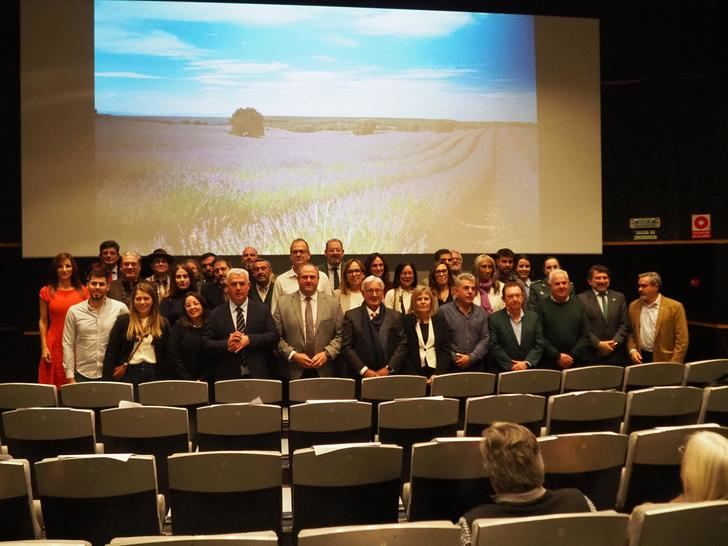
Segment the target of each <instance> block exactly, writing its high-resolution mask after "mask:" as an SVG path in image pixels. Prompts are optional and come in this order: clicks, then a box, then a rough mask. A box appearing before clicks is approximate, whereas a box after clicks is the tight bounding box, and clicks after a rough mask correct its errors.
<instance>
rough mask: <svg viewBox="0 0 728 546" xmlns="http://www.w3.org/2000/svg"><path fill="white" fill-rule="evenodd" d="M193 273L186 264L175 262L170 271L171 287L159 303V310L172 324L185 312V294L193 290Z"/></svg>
mask: <svg viewBox="0 0 728 546" xmlns="http://www.w3.org/2000/svg"><path fill="white" fill-rule="evenodd" d="M192 278H193V273H192V270H190V269H189V268H188V267H187V266H186V265H183V264H175V266H174V268H173V272H172V288H170V290H169V295H168V296H167V297H166V298H164V299H163V300H162V303H160V304H159V312H160V313H162V316H163V317H164V318H166V319H167V320H168V321H169V325H170V326H174V324H175V323H176V322H177V319H178V318H180V317H181V316H182V315H183V314H184V312H185V296H186V295H187V292H189V291H191V290H193V286H192Z"/></svg>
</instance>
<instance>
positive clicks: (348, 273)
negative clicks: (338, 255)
mask: <svg viewBox="0 0 728 546" xmlns="http://www.w3.org/2000/svg"><path fill="white" fill-rule="evenodd" d="M359 273H361V269H349V270H348V271H347V272H346V274H347V275H358V274H359Z"/></svg>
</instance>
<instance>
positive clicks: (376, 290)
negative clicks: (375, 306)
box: [364, 288, 384, 294]
mask: <svg viewBox="0 0 728 546" xmlns="http://www.w3.org/2000/svg"><path fill="white" fill-rule="evenodd" d="M364 292H365V293H366V294H381V293H382V292H384V290H382V289H381V288H367V289H366V290H364Z"/></svg>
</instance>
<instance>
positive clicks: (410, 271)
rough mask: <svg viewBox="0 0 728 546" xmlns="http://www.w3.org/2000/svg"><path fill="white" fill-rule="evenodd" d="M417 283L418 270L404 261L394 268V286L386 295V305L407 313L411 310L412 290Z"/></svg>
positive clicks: (404, 313)
mask: <svg viewBox="0 0 728 546" xmlns="http://www.w3.org/2000/svg"><path fill="white" fill-rule="evenodd" d="M416 285H417V270H416V269H415V266H414V265H413V264H412V263H410V262H404V263H401V264H399V265H397V267H396V268H395V270H394V288H392V289H391V290H389V291H387V294H386V295H385V296H384V306H385V307H387V308H388V309H394V310H395V311H398V312H400V313H402V314H403V315H406V314H407V313H408V312H409V310H410V300H411V298H412V290H413V288H414V287H415V286H416Z"/></svg>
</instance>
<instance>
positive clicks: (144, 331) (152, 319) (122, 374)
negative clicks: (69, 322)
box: [103, 281, 170, 387]
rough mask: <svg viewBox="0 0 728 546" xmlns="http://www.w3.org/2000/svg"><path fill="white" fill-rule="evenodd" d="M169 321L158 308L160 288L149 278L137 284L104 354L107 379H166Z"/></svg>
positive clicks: (104, 372) (105, 378) (143, 380)
mask: <svg viewBox="0 0 728 546" xmlns="http://www.w3.org/2000/svg"><path fill="white" fill-rule="evenodd" d="M169 331H170V328H169V322H167V319H166V318H164V317H163V316H162V315H161V314H160V312H159V299H158V297H157V288H156V287H155V286H154V285H153V284H151V283H150V282H148V281H140V282H139V283H137V285H136V286H135V287H134V294H133V296H132V303H131V306H130V308H129V314H128V315H121V316H119V318H117V319H116V322H115V323H114V326H113V328H112V329H111V333H110V334H109V343H108V345H107V346H106V354H105V355H104V369H103V379H104V381H124V382H125V383H131V384H132V385H134V386H135V387H136V386H138V385H139V384H140V383H145V382H147V381H156V380H158V379H166V378H167V376H168V374H167V367H166V359H167V343H168V340H169Z"/></svg>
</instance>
